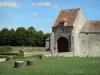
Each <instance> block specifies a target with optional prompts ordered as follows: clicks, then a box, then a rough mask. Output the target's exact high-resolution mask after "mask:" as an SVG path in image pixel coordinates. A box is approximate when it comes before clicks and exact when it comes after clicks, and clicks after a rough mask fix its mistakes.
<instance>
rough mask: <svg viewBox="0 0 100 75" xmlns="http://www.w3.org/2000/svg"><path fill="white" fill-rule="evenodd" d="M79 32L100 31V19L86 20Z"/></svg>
mask: <svg viewBox="0 0 100 75" xmlns="http://www.w3.org/2000/svg"><path fill="white" fill-rule="evenodd" d="M81 32H100V21H99V20H98V21H95V20H94V21H87V22H86V24H85V25H84V27H83V28H82V30H81Z"/></svg>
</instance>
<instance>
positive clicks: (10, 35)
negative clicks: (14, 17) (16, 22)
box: [8, 28, 16, 46]
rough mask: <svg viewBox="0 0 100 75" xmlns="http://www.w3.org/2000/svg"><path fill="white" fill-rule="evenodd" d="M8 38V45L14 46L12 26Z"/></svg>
mask: <svg viewBox="0 0 100 75" xmlns="http://www.w3.org/2000/svg"><path fill="white" fill-rule="evenodd" d="M8 38H9V45H11V46H16V39H15V30H14V29H13V28H12V29H11V30H9V34H8Z"/></svg>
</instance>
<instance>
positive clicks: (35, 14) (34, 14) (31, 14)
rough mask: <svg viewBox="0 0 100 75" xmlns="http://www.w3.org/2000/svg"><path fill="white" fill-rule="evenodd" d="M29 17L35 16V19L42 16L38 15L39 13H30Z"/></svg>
mask: <svg viewBox="0 0 100 75" xmlns="http://www.w3.org/2000/svg"><path fill="white" fill-rule="evenodd" d="M29 16H33V17H34V16H40V14H38V13H30V14H29Z"/></svg>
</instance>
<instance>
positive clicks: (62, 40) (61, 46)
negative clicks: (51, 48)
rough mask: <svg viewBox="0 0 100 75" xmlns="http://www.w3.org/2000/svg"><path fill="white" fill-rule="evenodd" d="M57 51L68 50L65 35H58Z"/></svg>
mask: <svg viewBox="0 0 100 75" xmlns="http://www.w3.org/2000/svg"><path fill="white" fill-rule="evenodd" d="M57 46H58V52H69V48H68V40H67V39H66V38H65V37H60V38H59V39H58V41H57Z"/></svg>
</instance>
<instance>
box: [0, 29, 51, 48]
mask: <svg viewBox="0 0 100 75" xmlns="http://www.w3.org/2000/svg"><path fill="white" fill-rule="evenodd" d="M49 35H50V33H47V34H44V33H43V31H37V30H36V29H35V28H34V27H29V28H28V29H25V28H24V27H18V28H17V29H16V30H14V29H13V28H12V29H10V30H9V29H7V28H4V29H2V30H1V31H0V46H35V47H44V46H45V40H46V39H47V38H48V37H49Z"/></svg>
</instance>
